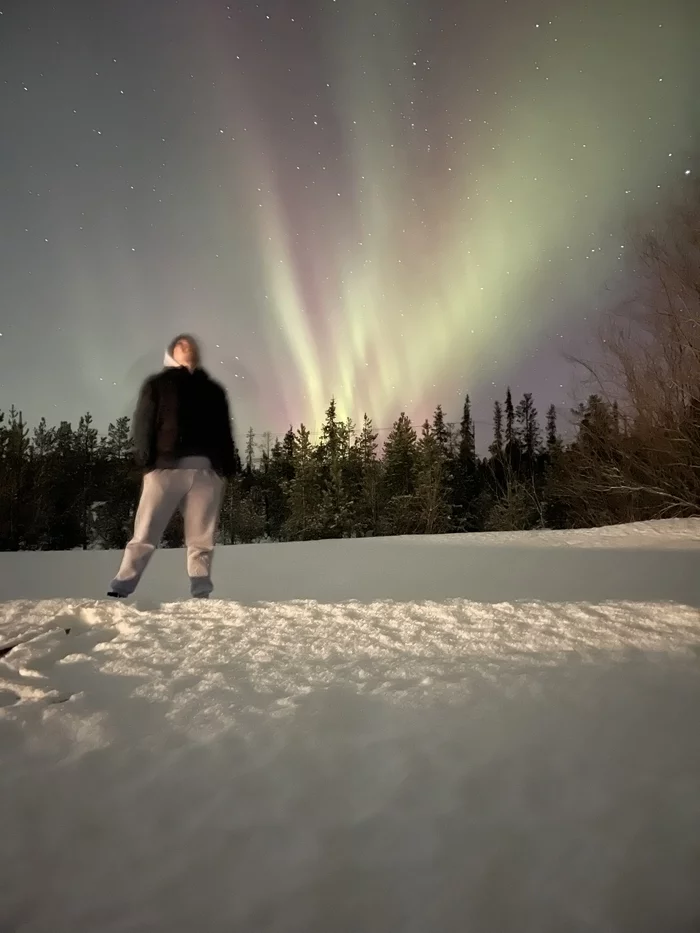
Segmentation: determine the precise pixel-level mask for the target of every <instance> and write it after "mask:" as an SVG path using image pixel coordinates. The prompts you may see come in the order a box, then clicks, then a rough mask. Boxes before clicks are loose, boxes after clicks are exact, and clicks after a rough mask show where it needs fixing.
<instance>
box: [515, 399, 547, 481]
mask: <svg viewBox="0 0 700 933" xmlns="http://www.w3.org/2000/svg"><path fill="white" fill-rule="evenodd" d="M515 420H516V422H517V425H518V428H517V433H516V438H517V441H518V447H519V449H520V451H521V453H522V457H523V459H524V461H525V463H526V464H527V465H528V466H529V467H530V468H531V469H532V467H533V465H534V463H535V458H536V457H537V454H538V453H539V451H540V446H541V443H542V434H541V431H540V426H539V424H538V421H537V409H536V408H535V403H534V402H533V400H532V393H531V392H526V393H525V394H524V395H523V397H522V400H521V401H520V402H519V403H518V407H517V410H516V412H515Z"/></svg>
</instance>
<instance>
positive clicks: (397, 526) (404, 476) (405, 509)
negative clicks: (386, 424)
mask: <svg viewBox="0 0 700 933" xmlns="http://www.w3.org/2000/svg"><path fill="white" fill-rule="evenodd" d="M417 440H418V438H417V436H416V431H415V428H414V427H413V425H412V424H411V420H410V418H409V417H408V416H407V415H406V414H405V413H404V412H401V414H400V415H399V417H398V419H397V421H396V422H395V423H394V426H393V427H392V429H391V431H390V432H389V436H388V437H387V439H386V442H385V444H384V471H383V484H382V485H383V500H384V517H383V524H382V527H383V529H384V530H385V533H386V534H410V533H411V531H412V530H413V526H414V522H415V518H414V514H413V513H414V510H413V508H412V498H413V495H414V492H415V486H416V466H417V446H416V445H417Z"/></svg>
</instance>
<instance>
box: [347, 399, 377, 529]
mask: <svg viewBox="0 0 700 933" xmlns="http://www.w3.org/2000/svg"><path fill="white" fill-rule="evenodd" d="M377 436H378V435H377V433H376V431H375V430H374V426H373V424H372V419H371V418H369V417H368V416H367V415H366V414H365V416H364V418H363V420H362V430H361V431H360V433H359V434H358V436H357V437H356V438H355V441H354V443H353V445H352V448H351V449H350V451H349V454H348V470H347V475H348V488H349V489H350V490H351V497H352V502H353V515H352V526H353V533H354V534H357V535H360V536H366V535H376V534H377V533H378V531H379V522H380V501H381V500H380V493H381V468H382V465H381V463H380V461H379V459H378V458H377Z"/></svg>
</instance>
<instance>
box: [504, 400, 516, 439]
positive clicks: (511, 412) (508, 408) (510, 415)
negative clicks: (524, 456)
mask: <svg viewBox="0 0 700 933" xmlns="http://www.w3.org/2000/svg"><path fill="white" fill-rule="evenodd" d="M505 416H506V438H505V440H506V445H505V446H506V453H507V452H508V451H509V450H512V449H513V447H514V446H515V444H516V437H515V409H514V408H513V396H512V395H511V393H510V386H508V389H507V390H506V404H505Z"/></svg>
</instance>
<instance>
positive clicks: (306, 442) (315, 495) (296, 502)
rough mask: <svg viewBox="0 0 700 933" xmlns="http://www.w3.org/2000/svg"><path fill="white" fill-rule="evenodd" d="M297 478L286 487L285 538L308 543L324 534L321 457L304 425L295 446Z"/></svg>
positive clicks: (295, 474) (300, 429) (300, 428)
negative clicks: (321, 513)
mask: <svg viewBox="0 0 700 933" xmlns="http://www.w3.org/2000/svg"><path fill="white" fill-rule="evenodd" d="M294 448H295V453H294V478H293V479H292V480H291V481H290V482H289V484H288V486H287V512H288V517H287V521H286V525H285V534H286V536H287V538H288V539H291V540H295V539H296V540H301V541H308V540H311V539H313V538H318V537H319V535H320V531H321V521H320V508H321V484H320V468H319V462H318V457H317V456H316V452H315V451H314V448H313V445H312V443H311V436H310V434H309V432H308V430H307V428H306V427H305V425H303V424H302V425H301V426H300V427H299V430H298V432H297V434H296V438H295V443H294Z"/></svg>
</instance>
